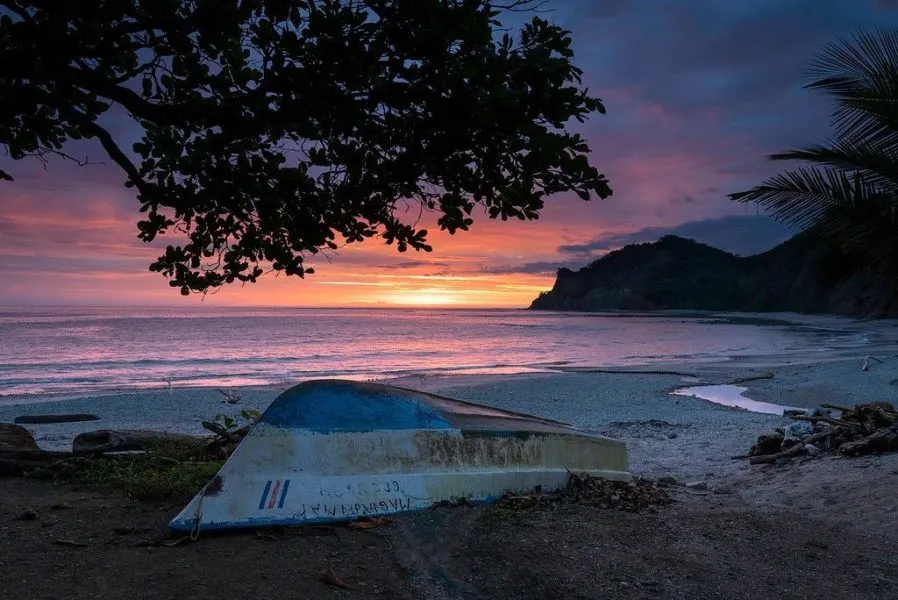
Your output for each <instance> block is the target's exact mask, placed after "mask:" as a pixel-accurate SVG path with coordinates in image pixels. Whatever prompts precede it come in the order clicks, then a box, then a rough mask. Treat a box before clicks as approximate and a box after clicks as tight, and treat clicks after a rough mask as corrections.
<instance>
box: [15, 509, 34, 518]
mask: <svg viewBox="0 0 898 600" xmlns="http://www.w3.org/2000/svg"><path fill="white" fill-rule="evenodd" d="M17 518H18V519H19V520H20V521H34V520H35V519H37V511H36V510H31V509H30V508H29V509H28V510H26V511H25V512H23V513H22V514H20V515H19V516H18V517H17Z"/></svg>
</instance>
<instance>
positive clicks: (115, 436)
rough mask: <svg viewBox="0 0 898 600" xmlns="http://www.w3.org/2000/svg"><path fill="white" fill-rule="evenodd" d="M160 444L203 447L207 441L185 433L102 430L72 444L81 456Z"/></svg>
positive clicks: (73, 449)
mask: <svg viewBox="0 0 898 600" xmlns="http://www.w3.org/2000/svg"><path fill="white" fill-rule="evenodd" d="M160 443H165V444H179V445H181V444H183V445H185V446H188V445H189V446H196V447H202V446H204V445H205V444H206V443H207V440H203V439H202V438H199V437H196V436H192V435H187V434H183V433H170V432H166V431H151V430H145V429H101V430H99V431H89V432H87V433H82V434H80V435H78V436H77V437H75V440H74V441H73V442H72V452H74V453H75V454H79V455H80V454H102V453H104V452H127V451H134V450H147V449H148V448H150V447H151V446H153V445H156V444H160Z"/></svg>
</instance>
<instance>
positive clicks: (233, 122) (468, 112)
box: [0, 0, 611, 295]
mask: <svg viewBox="0 0 898 600" xmlns="http://www.w3.org/2000/svg"><path fill="white" fill-rule="evenodd" d="M539 5H540V2H539V0H507V1H505V2H502V1H500V2H493V1H491V0H414V1H399V0H316V1H311V0H243V1H241V2H226V3H221V2H208V1H204V0H187V1H178V2H175V1H154V2H146V1H142V0H120V1H116V2H111V1H98V2H44V1H37V0H20V1H15V2H8V1H0V54H2V56H3V61H2V66H0V98H2V99H3V102H2V103H0V146H2V147H4V148H5V149H7V150H8V152H9V155H10V156H11V157H12V158H13V159H14V160H18V159H23V158H26V157H37V158H38V159H40V160H44V161H46V158H47V157H49V156H57V157H59V156H61V157H64V158H68V159H71V160H77V159H75V158H73V157H72V156H71V155H69V154H66V149H67V148H68V143H69V142H70V141H72V140H80V139H93V140H95V141H96V143H98V144H99V145H100V146H101V147H102V149H103V151H104V152H105V154H106V155H107V156H108V158H109V159H110V160H111V161H112V162H113V163H115V164H116V165H118V167H120V168H121V170H122V173H123V175H124V176H125V177H126V182H125V185H126V186H127V187H130V188H134V189H135V190H136V193H137V199H138V201H139V203H140V211H141V212H142V213H143V215H144V216H143V220H141V221H140V222H139V223H138V229H139V234H138V237H139V238H140V239H142V240H143V241H145V242H152V241H153V240H154V239H156V238H157V237H158V236H160V235H164V234H168V235H171V236H173V237H174V240H173V242H172V243H173V244H176V245H170V246H168V247H167V248H166V249H165V251H164V253H163V254H162V256H160V257H159V258H158V260H156V261H155V262H154V263H152V264H151V265H150V270H152V271H156V272H159V273H162V274H163V275H164V276H166V277H168V278H169V284H170V285H171V286H173V287H176V288H178V289H179V290H180V291H181V293H182V294H185V295H186V294H190V293H191V291H195V292H206V291H208V290H210V289H214V288H217V287H220V286H223V285H225V284H228V283H234V282H254V281H256V280H257V279H258V277H260V276H262V275H263V274H264V272H266V270H271V271H274V272H278V273H285V274H286V275H297V276H300V277H303V276H304V275H306V274H309V273H312V269H311V268H309V267H308V266H307V264H306V258H307V257H308V255H310V254H311V255H314V254H318V253H320V252H322V251H325V252H326V251H330V250H334V249H336V248H338V247H340V246H341V245H343V244H344V243H352V242H360V241H362V240H365V239H368V238H371V237H375V236H379V237H381V238H382V239H383V240H384V241H385V242H386V243H387V244H395V245H396V247H397V249H398V250H399V251H400V252H403V251H406V250H407V249H409V248H411V249H414V250H421V251H429V250H430V249H431V247H430V245H429V244H428V232H427V230H426V229H423V228H422V227H421V226H420V224H419V219H420V217H421V213H422V212H425V211H430V212H432V213H433V214H435V215H436V216H437V219H436V220H437V224H438V226H439V227H440V228H441V229H445V230H447V231H449V232H450V233H455V232H456V231H459V230H467V229H468V228H469V227H470V225H471V224H472V223H473V218H472V217H473V211H474V209H475V208H478V207H479V209H480V210H481V211H482V212H483V213H484V216H488V217H489V218H491V219H497V218H501V219H502V220H507V219H509V218H515V219H522V220H526V219H536V218H538V216H539V213H540V211H541V210H542V209H543V206H544V202H545V199H546V198H547V197H549V196H552V195H554V194H558V193H562V192H573V193H574V194H576V195H577V196H579V197H580V198H582V199H584V200H589V199H591V198H593V197H599V198H606V197H608V196H610V195H611V188H610V187H609V184H608V180H607V179H606V178H605V176H604V175H603V174H600V173H599V172H598V170H596V169H595V168H594V167H593V166H592V165H590V163H589V161H588V159H587V155H588V153H589V151H590V148H589V146H588V144H587V143H586V141H585V140H584V139H583V138H582V137H581V136H580V135H579V134H576V133H571V132H569V131H567V130H566V127H567V124H568V123H569V122H570V121H571V120H572V119H576V120H577V121H579V122H583V121H584V120H585V119H587V118H589V117H590V116H591V115H593V114H594V113H604V112H605V108H604V106H603V105H602V103H601V101H600V100H599V99H598V98H594V97H592V96H590V95H589V93H588V90H587V89H586V88H585V87H583V85H582V81H581V74H582V71H581V70H580V69H579V68H578V67H576V66H575V65H574V64H573V56H574V54H573V51H572V49H571V41H572V40H571V38H570V35H569V32H568V31H565V30H563V29H561V28H560V27H558V26H556V25H553V24H552V23H550V22H549V21H548V20H546V19H542V18H539V17H534V18H532V19H531V20H530V21H529V22H528V23H525V24H523V26H522V27H520V28H515V29H516V30H517V34H516V35H515V36H512V35H510V34H509V33H508V32H509V31H510V30H511V28H509V27H506V26H504V25H503V23H502V22H501V21H500V17H503V16H507V15H508V12H509V11H515V12H517V13H519V14H517V15H516V16H515V19H516V20H517V19H519V18H520V17H521V16H522V15H521V14H520V13H522V12H527V11H531V10H534V9H536V8H538V7H539ZM110 115H116V116H115V117H114V118H113V117H111V116H110ZM135 138H138V141H137V142H136V143H134V144H133V145H131V146H130V147H129V146H125V145H124V144H126V143H129V144H130V142H132V141H133V140H134V139H135ZM2 179H7V180H11V179H12V176H11V175H10V174H9V173H6V172H4V171H0V180H2Z"/></svg>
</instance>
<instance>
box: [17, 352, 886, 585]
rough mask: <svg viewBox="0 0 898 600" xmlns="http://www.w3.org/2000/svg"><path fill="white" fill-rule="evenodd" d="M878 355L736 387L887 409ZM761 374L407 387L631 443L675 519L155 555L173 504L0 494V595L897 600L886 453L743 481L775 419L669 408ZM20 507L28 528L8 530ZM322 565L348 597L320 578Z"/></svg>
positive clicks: (557, 511) (468, 523)
mask: <svg viewBox="0 0 898 600" xmlns="http://www.w3.org/2000/svg"><path fill="white" fill-rule="evenodd" d="M881 356H882V358H883V359H884V360H885V362H884V363H876V364H875V365H873V366H871V369H870V370H869V371H866V372H863V371H861V370H860V366H861V362H860V361H858V360H856V359H855V358H851V359H848V360H843V361H840V362H831V363H817V364H810V365H787V366H781V367H776V368H772V369H771V368H768V367H766V366H765V367H764V370H766V371H770V372H772V374H773V377H772V378H768V379H759V380H756V381H752V382H747V383H744V384H743V385H744V386H745V387H747V388H749V389H748V392H746V394H747V395H748V396H750V397H752V398H755V399H758V400H764V401H767V402H776V403H781V404H788V405H798V406H806V405H815V404H818V403H820V402H831V403H835V404H839V403H853V402H860V401H868V400H878V399H888V400H893V401H895V400H896V391H898V382H895V379H896V378H898V360H896V358H895V357H894V356H886V355H884V354H883V355H881ZM759 374H762V371H761V370H760V367H759V366H758V365H754V366H751V365H724V366H720V365H717V366H707V367H704V368H702V369H698V370H696V368H695V367H690V368H688V369H685V368H684V370H683V372H682V373H679V374H664V375H650V374H643V375H632V374H613V373H578V374H566V375H561V376H555V377H536V378H534V377H525V378H518V379H505V380H495V379H493V380H479V381H466V382H464V383H467V384H471V383H474V384H476V385H473V386H471V385H468V386H460V382H459V381H454V382H449V381H446V380H430V381H428V380H421V381H419V382H418V383H417V384H416V385H418V386H421V387H426V388H428V389H438V390H447V389H449V391H450V392H451V394H452V395H455V396H457V397H462V398H467V399H471V400H475V401H480V402H486V403H489V404H494V405H497V406H503V407H508V408H512V409H516V410H524V411H526V412H535V413H539V414H544V415H546V416H549V417H555V418H561V419H564V420H568V421H573V422H574V423H576V424H578V425H580V426H581V427H585V428H588V429H592V430H597V431H604V432H606V433H608V434H611V435H614V436H615V437H618V438H620V439H623V440H625V441H626V442H627V444H628V446H629V448H630V452H631V468H632V470H633V472H634V473H635V474H636V475H639V476H644V477H649V478H653V479H654V478H658V477H661V476H672V477H675V478H677V479H678V480H680V481H681V482H694V481H701V482H703V483H705V484H706V485H707V486H708V488H709V491H708V492H697V491H692V490H687V489H685V488H683V487H679V486H678V487H676V488H673V489H674V490H675V492H674V497H675V499H676V502H675V503H674V504H672V505H669V506H665V507H661V508H658V509H657V510H655V511H647V512H641V513H638V514H631V513H623V512H619V511H612V510H603V509H598V508H588V507H583V506H574V505H553V506H550V507H549V508H546V509H542V510H531V511H509V510H506V509H497V508H490V507H477V508H468V507H465V508H452V509H448V508H447V509H437V510H431V511H426V512H422V513H418V514H415V515H409V516H403V517H400V518H398V519H397V520H396V522H395V523H393V524H391V525H388V526H385V527H382V528H378V529H376V530H373V531H352V530H347V529H345V528H333V529H331V528H325V529H323V530H322V529H304V528H296V529H291V530H282V531H274V532H259V533H254V532H249V533H240V534H221V535H217V536H213V535H207V534H203V535H201V536H200V538H199V540H198V541H197V542H195V543H190V544H183V545H178V546H174V547H169V546H165V545H161V544H160V542H165V541H170V540H166V539H165V536H166V535H167V531H166V523H167V521H168V520H169V519H170V518H171V517H172V516H174V515H175V514H176V513H177V512H178V511H179V510H180V508H181V507H182V504H181V503H170V504H165V505H162V504H145V503H136V502H132V501H129V500H128V499H127V498H124V497H122V496H119V495H116V494H110V493H97V492H94V491H90V490H73V489H69V488H63V487H57V486H54V485H51V484H47V483H42V482H37V481H31V480H21V479H0V598H4V599H5V598H10V599H22V600H25V599H31V598H47V599H63V598H85V599H86V598H95V597H100V598H128V599H131V598H134V599H140V598H153V599H156V598H160V599H163V598H164V599H169V598H198V599H202V598H210V599H211V598H216V599H217V598H241V599H242V598H257V597H265V598H284V599H287V598H369V597H372V598H373V597H376V598H445V599H456V598H533V599H538V598H596V599H598V598H603V599H605V598H621V599H624V598H626V599H632V598H674V599H676V598H682V599H693V598H696V599H699V598H720V599H724V598H727V599H730V598H733V599H737V598H746V599H748V598H765V599H766V598H813V599H815V600H820V599H839V598H858V599H860V598H898V554H896V553H895V551H894V548H895V533H894V532H895V531H898V455H885V456H878V457H863V458H858V459H852V460H848V459H840V458H837V457H829V458H819V459H815V460H812V461H807V462H797V461H793V462H792V463H790V464H788V465H768V466H763V467H751V466H749V465H748V464H747V463H746V461H744V460H733V459H732V458H731V457H732V456H734V455H737V454H743V453H745V452H746V451H747V449H748V446H749V445H750V444H751V442H752V441H753V440H754V439H755V438H756V437H757V436H758V435H759V434H761V433H765V432H767V431H769V430H771V429H772V428H773V427H776V426H778V425H781V424H783V423H786V422H787V421H785V420H783V419H782V418H781V417H776V416H770V415H760V414H754V413H747V412H745V411H739V410H733V409H729V408H724V407H720V406H717V405H713V404H710V403H707V402H704V401H702V400H697V399H693V398H684V397H672V396H670V395H669V391H670V390H672V389H674V388H676V387H678V386H681V385H686V384H690V385H691V384H694V383H695V380H700V381H703V382H707V383H726V382H730V381H733V380H736V379H740V378H744V377H745V376H751V375H755V376H757V375H759ZM893 382H895V383H893ZM450 388H451V389H450ZM63 503H64V504H68V505H70V506H71V508H56V509H54V508H53V506H54V505H58V504H63ZM26 509H31V510H34V511H36V512H37V513H38V518H37V519H35V520H32V521H22V520H19V519H18V518H17V517H18V516H19V515H21V514H22V512H23V511H24V510H26ZM117 528H118V529H120V530H121V528H125V529H128V528H134V531H133V532H132V533H128V532H125V533H117V532H116V529H117ZM60 540H62V543H60ZM70 542H74V543H75V544H79V545H70V544H69V543H70ZM147 544H149V545H147ZM326 565H330V566H331V567H332V568H333V571H334V572H335V573H336V574H337V575H338V576H339V577H340V578H342V579H343V580H344V581H345V582H346V583H347V584H349V585H350V586H352V589H350V590H345V589H337V588H335V587H332V586H329V585H327V584H325V583H322V582H321V581H319V578H318V573H319V572H320V570H321V569H322V567H324V566H326Z"/></svg>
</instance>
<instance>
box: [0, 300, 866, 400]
mask: <svg viewBox="0 0 898 600" xmlns="http://www.w3.org/2000/svg"><path fill="white" fill-rule="evenodd" d="M796 317H797V316H796ZM777 319H779V320H771V319H770V318H768V317H761V318H757V317H753V316H750V315H749V316H746V315H742V316H734V315H712V314H622V313H614V314H609V313H601V314H583V313H551V312H533V311H524V310H439V309H289V308H259V309H246V308H239V309H238V308H233V309H231V308H207V307H199V308H191V309H174V308H140V309H138V308H22V309H9V308H7V309H0V396H2V397H5V398H0V403H6V404H8V403H12V402H14V401H18V400H14V398H18V399H21V398H22V397H23V396H45V395H60V394H62V395H71V394H76V395H77V394H94V393H99V392H112V391H129V390H150V389H166V388H168V387H169V386H171V387H174V388H184V387H191V388H194V387H206V386H213V387H228V388H234V387H240V386H256V385H286V384H290V383H295V382H300V381H303V380H308V379H314V378H320V377H342V378H348V379H359V380H365V379H378V380H383V379H390V378H395V377H401V376H406V375H447V374H509V373H527V372H542V371H558V370H565V369H572V368H583V367H603V366H621V365H637V364H653V363H673V362H676V363H683V362H690V361H712V360H713V361H716V360H721V359H738V358H740V357H749V356H768V355H773V356H782V355H786V354H790V353H799V352H810V353H815V352H827V351H831V350H837V349H840V348H857V347H859V346H863V345H864V344H867V343H869V342H870V340H869V336H870V332H869V329H866V328H864V327H862V326H860V325H859V324H858V323H857V322H854V321H851V320H849V319H837V318H820V319H810V318H800V319H797V318H796V319H793V318H790V317H788V316H786V317H782V316H779V317H777Z"/></svg>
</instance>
